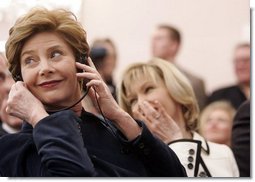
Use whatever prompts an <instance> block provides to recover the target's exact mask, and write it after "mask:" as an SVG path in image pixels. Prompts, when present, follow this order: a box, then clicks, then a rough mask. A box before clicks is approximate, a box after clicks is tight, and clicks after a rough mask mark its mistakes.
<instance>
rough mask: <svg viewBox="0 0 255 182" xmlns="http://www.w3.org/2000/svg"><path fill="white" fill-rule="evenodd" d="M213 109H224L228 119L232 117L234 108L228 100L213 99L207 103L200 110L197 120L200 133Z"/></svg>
mask: <svg viewBox="0 0 255 182" xmlns="http://www.w3.org/2000/svg"><path fill="white" fill-rule="evenodd" d="M215 110H222V111H225V112H226V113H227V114H228V115H229V118H230V120H231V121H232V120H233V119H234V116H235V113H236V110H235V108H234V107H233V106H232V105H231V103H230V102H228V101H215V102H212V103H211V104H209V105H207V106H206V107H205V108H204V109H203V110H202V112H201V114H200V117H199V122H198V132H199V133H201V134H202V129H203V128H204V126H205V124H206V121H207V120H208V118H209V116H210V114H211V113H212V112H213V111H215Z"/></svg>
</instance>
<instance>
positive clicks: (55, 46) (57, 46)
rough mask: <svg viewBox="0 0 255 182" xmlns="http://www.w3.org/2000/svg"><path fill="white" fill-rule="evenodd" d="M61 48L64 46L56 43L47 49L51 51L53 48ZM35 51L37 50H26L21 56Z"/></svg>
mask: <svg viewBox="0 0 255 182" xmlns="http://www.w3.org/2000/svg"><path fill="white" fill-rule="evenodd" d="M59 48H62V46H60V45H54V46H51V47H49V48H48V49H47V51H51V50H54V49H59ZM34 52H35V51H34V50H27V51H25V52H23V53H22V54H21V57H22V56H24V55H25V54H32V53H34Z"/></svg>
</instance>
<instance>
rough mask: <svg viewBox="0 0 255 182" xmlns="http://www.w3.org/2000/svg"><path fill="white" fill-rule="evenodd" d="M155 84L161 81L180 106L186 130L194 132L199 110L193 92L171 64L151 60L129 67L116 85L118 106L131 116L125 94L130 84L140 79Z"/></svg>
mask: <svg viewBox="0 0 255 182" xmlns="http://www.w3.org/2000/svg"><path fill="white" fill-rule="evenodd" d="M144 78H146V79H148V80H152V81H153V82H157V81H158V79H161V80H162V81H163V83H164V85H165V86H166V88H167V90H168V93H169V96H170V97H171V98H172V99H173V100H174V101H175V102H177V103H179V104H180V105H181V106H182V113H183V116H184V119H185V121H186V128H187V129H188V130H194V129H195V128H196V122H197V118H198V115H199V108H198V104H197V101H196V98H195V94H194V91H193V89H192V86H191V84H190V82H189V81H188V79H187V78H186V77H185V76H184V75H183V74H182V73H181V72H180V71H179V70H178V69H177V68H176V67H175V66H174V65H173V64H171V63H169V62H167V61H165V60H162V59H159V58H153V59H152V60H150V61H149V62H148V63H136V64H133V65H130V66H129V67H128V68H127V69H126V71H125V72H124V73H123V77H122V81H121V83H120V85H118V92H117V94H118V101H119V104H120V106H121V107H122V108H123V109H124V110H125V111H127V112H128V113H129V114H131V106H130V105H129V104H128V100H127V93H128V92H129V91H130V90H131V89H132V84H133V83H134V82H137V81H139V80H141V79H144Z"/></svg>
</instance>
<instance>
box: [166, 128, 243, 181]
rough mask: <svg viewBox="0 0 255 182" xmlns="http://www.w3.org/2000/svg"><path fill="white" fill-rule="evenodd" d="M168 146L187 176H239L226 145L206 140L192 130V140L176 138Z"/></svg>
mask: <svg viewBox="0 0 255 182" xmlns="http://www.w3.org/2000/svg"><path fill="white" fill-rule="evenodd" d="M169 147H170V148H171V149H172V150H173V151H174V152H175V153H176V155H177V156H178V158H179V160H180V162H181V163H182V165H183V166H184V167H185V169H186V172H187V175H188V177H199V176H200V177H206V176H211V177H239V170H238V167H237V163H236V160H235V158H234V155H233V152H232V150H231V149H230V148H229V147H228V146H227V145H223V144H217V143H213V142H209V141H206V140H205V139H204V138H203V137H202V136H201V135H199V134H198V133H196V132H194V133H193V140H190V139H181V140H176V141H173V142H172V143H171V144H170V145H169Z"/></svg>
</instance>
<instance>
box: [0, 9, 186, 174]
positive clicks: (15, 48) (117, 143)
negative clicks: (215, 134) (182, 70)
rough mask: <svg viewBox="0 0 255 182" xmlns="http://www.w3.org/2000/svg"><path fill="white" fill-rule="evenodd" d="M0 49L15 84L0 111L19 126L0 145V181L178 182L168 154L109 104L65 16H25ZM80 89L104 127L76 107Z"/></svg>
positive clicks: (72, 21)
mask: <svg viewBox="0 0 255 182" xmlns="http://www.w3.org/2000/svg"><path fill="white" fill-rule="evenodd" d="M5 47H6V57H7V60H8V62H9V65H10V66H9V70H10V72H11V73H12V75H13V77H14V78H15V81H17V82H16V83H15V84H13V86H12V87H11V90H10V93H9V97H8V101H7V103H8V104H7V108H6V110H7V113H9V114H11V115H13V116H15V117H18V118H20V119H22V120H24V124H23V127H22V130H21V131H20V132H18V133H15V134H9V135H5V136H3V137H1V138H0V144H1V147H0V156H1V157H0V176H6V177H7V176H8V177H14V176H16V177H24V176H33V177H36V176H47V177H50V176H55V177H56V176H69V177H71V176H84V177H106V176H108V177H109V176H110V177H121V176H133V177H134V176H136V177H139V176H143V177H150V176H157V177H160V176H168V177H171V176H172V177H173V176H180V177H184V176H186V172H185V169H184V168H183V166H182V165H181V163H180V161H179V159H178V157H177V156H176V155H175V153H174V152H173V151H172V150H171V149H169V147H168V146H167V145H165V144H164V143H163V142H162V141H160V140H159V139H157V138H156V137H154V136H153V135H152V134H151V132H150V131H149V130H148V129H147V127H146V125H145V124H144V123H143V122H140V121H135V120H134V119H133V118H132V117H131V116H130V115H129V114H128V113H126V112H125V111H123V109H121V108H120V106H119V105H118V104H117V102H116V101H115V100H114V98H113V97H112V95H111V92H110V90H109V89H108V87H107V85H106V84H105V82H104V81H103V79H102V77H101V76H100V74H99V73H98V72H97V70H96V69H95V67H94V65H93V62H92V60H91V59H90V58H89V56H88V55H89V45H88V43H87V38H86V32H85V30H84V29H83V27H82V26H81V24H80V23H79V22H78V21H77V18H76V16H75V15H74V14H73V13H72V12H70V11H68V10H65V9H53V10H47V9H45V8H34V9H32V10H30V11H28V12H27V13H26V14H25V15H23V16H22V17H20V18H19V19H18V20H17V21H16V23H15V24H14V26H13V27H11V29H10V31H9V38H8V40H7V42H6V46H5ZM85 86H86V87H87V88H88V89H87V90H88V91H89V92H88V94H89V96H90V97H91V99H95V100H97V101H98V103H99V105H100V108H101V111H102V115H104V117H105V118H107V120H101V119H100V118H98V117H97V116H95V115H93V114H91V113H88V112H86V111H84V109H83V108H82V104H81V99H82V98H83V97H84V95H83V92H82V88H84V87H85Z"/></svg>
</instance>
